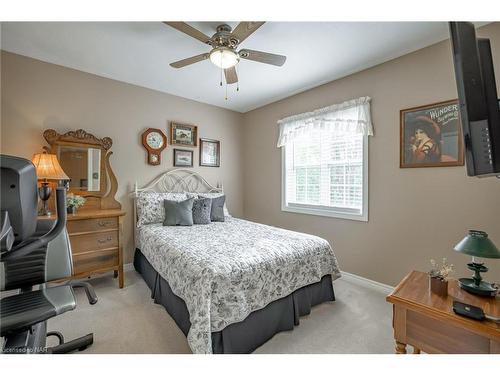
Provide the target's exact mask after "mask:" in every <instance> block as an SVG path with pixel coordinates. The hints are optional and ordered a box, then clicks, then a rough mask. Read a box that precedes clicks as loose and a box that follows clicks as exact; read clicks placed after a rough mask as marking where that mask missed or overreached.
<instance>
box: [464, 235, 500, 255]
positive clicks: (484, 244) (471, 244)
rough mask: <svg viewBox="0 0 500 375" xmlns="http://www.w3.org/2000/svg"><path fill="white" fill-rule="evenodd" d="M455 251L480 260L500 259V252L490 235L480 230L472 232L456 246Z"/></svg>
mask: <svg viewBox="0 0 500 375" xmlns="http://www.w3.org/2000/svg"><path fill="white" fill-rule="evenodd" d="M455 250H456V251H458V252H461V253H464V254H467V255H471V256H474V257H478V258H500V251H499V250H498V249H497V247H496V246H495V245H494V244H493V242H491V240H490V239H489V238H488V234H487V233H486V232H482V231H479V230H470V231H469V234H468V235H467V236H466V237H465V238H464V239H463V240H462V241H460V242H459V243H458V244H457V245H456V246H455Z"/></svg>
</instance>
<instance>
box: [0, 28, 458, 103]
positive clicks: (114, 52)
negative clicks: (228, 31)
mask: <svg viewBox="0 0 500 375" xmlns="http://www.w3.org/2000/svg"><path fill="white" fill-rule="evenodd" d="M220 23H224V22H192V23H190V24H191V25H192V26H194V27H196V28H198V29H199V30H200V31H202V32H204V33H206V34H207V35H212V34H213V33H214V32H215V28H216V26H217V25H218V24H220ZM225 23H228V24H229V25H231V26H232V27H233V28H234V27H235V26H236V24H237V22H225ZM447 37H448V26H447V24H446V23H445V22H368V23H367V22H268V23H266V24H264V25H263V26H262V27H261V28H260V29H258V30H257V31H256V32H255V33H254V34H253V35H251V36H250V37H249V38H248V39H247V40H245V41H244V42H243V43H242V44H241V47H242V48H249V49H257V50H262V51H266V52H273V53H278V54H283V55H286V56H287V61H286V63H285V65H284V66H282V67H275V66H272V65H266V64H260V63H256V62H253V61H248V60H242V61H241V62H240V63H239V64H238V66H237V71H238V76H239V81H240V91H239V92H236V85H231V86H229V87H228V96H229V98H228V100H225V99H224V96H225V95H224V87H222V88H221V87H220V86H219V81H220V70H219V69H218V68H217V67H215V66H214V65H213V64H212V63H211V62H210V61H209V60H206V61H203V62H200V63H197V64H194V65H191V66H188V67H185V68H182V69H174V68H171V67H170V66H169V63H170V62H173V61H176V60H180V59H183V58H186V57H190V56H193V55H197V54H200V53H204V52H208V51H209V46H207V45H204V44H203V43H201V42H199V41H198V40H196V39H193V38H191V37H189V36H187V35H185V34H182V33H180V32H179V31H177V30H174V29H172V28H170V27H168V26H166V25H164V24H162V23H161V22H103V23H96V22H64V23H57V22H22V23H21V22H19V23H2V30H1V38H2V39H1V42H2V44H1V48H2V49H4V50H6V51H9V52H13V53H17V54H21V55H25V56H29V57H33V58H35V59H39V60H42V61H47V62H50V63H54V64H59V65H63V66H66V67H70V68H73V69H78V70H81V71H84V72H88V73H92V74H96V75H99V76H103V77H107V78H111V79H115V80H119V81H123V82H127V83H131V84H134V85H138V86H143V87H147V88H151V89H154V90H159V91H163V92H166V93H169V94H173V95H178V96H181V97H185V98H189V99H193V100H197V101H200V102H204V103H208V104H213V105H216V106H219V107H224V108H228V109H231V110H234V111H239V112H247V111H249V110H252V109H255V108H257V107H260V106H263V105H265V104H268V103H271V102H274V101H277V100H279V99H283V98H285V97H288V96H290V95H293V94H295V93H298V92H301V91H304V90H307V89H309V88H312V87H315V86H318V85H320V84H323V83H326V82H329V81H332V80H335V79H338V78H341V77H344V76H346V75H349V74H351V73H355V72H358V71H360V70H363V69H366V68H369V67H371V66H374V65H377V64H380V63H382V62H385V61H388V60H390V59H393V58H395V57H398V56H402V55H404V54H407V53H409V52H412V51H415V50H417V49H420V48H423V47H425V46H428V45H431V44H434V43H436V42H439V41H441V40H444V39H446V38H447ZM450 58H451V57H450Z"/></svg>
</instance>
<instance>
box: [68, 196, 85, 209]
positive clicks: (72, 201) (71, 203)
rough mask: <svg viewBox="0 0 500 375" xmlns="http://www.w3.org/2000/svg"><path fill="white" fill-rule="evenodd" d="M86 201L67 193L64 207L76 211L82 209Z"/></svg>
mask: <svg viewBox="0 0 500 375" xmlns="http://www.w3.org/2000/svg"><path fill="white" fill-rule="evenodd" d="M85 201H86V199H85V198H84V197H82V196H81V195H75V194H73V193H69V194H68V195H67V196H66V206H67V207H68V208H73V209H77V208H80V207H82V206H83V205H84V204H85Z"/></svg>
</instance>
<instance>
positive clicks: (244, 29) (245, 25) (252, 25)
mask: <svg viewBox="0 0 500 375" xmlns="http://www.w3.org/2000/svg"><path fill="white" fill-rule="evenodd" d="M263 24H265V22H240V23H239V24H238V26H236V29H234V30H233V32H232V33H231V36H233V37H234V38H236V39H238V41H239V43H241V42H243V41H244V40H245V39H246V38H248V37H249V36H250V35H252V34H253V33H254V32H255V31H256V30H257V29H258V28H259V27H261V26H262V25H263Z"/></svg>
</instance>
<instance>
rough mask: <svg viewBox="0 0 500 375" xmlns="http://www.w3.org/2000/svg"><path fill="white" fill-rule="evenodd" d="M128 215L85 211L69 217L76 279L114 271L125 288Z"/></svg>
mask: <svg viewBox="0 0 500 375" xmlns="http://www.w3.org/2000/svg"><path fill="white" fill-rule="evenodd" d="M124 215H125V212H124V211H121V210H119V209H109V210H106V209H102V210H101V209H99V210H82V211H79V212H77V213H76V214H74V215H72V214H69V215H68V223H67V228H68V233H69V238H70V242H71V250H72V253H73V277H74V278H82V277H86V276H90V275H92V274H95V273H101V272H107V271H114V275H115V277H118V284H119V286H120V288H123V284H124V276H123V239H122V227H123V225H122V221H123V216H124Z"/></svg>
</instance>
